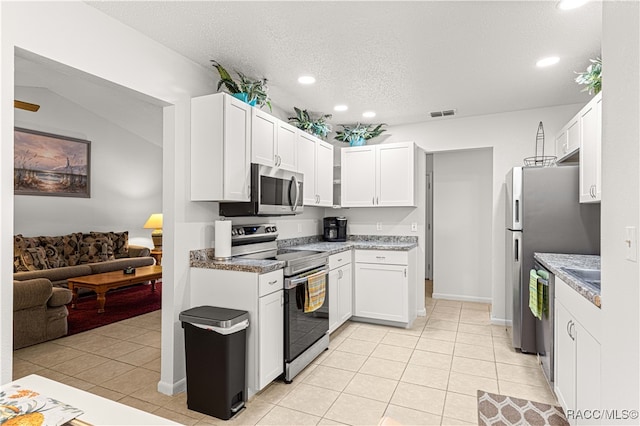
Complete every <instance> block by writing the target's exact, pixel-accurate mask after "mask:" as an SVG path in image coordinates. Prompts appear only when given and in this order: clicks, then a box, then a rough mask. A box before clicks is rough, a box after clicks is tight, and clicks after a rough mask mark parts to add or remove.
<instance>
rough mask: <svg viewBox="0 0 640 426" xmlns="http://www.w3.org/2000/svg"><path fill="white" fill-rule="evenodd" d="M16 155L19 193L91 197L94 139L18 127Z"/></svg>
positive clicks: (14, 178) (15, 185)
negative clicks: (90, 174) (89, 139)
mask: <svg viewBox="0 0 640 426" xmlns="http://www.w3.org/2000/svg"><path fill="white" fill-rule="evenodd" d="M13 155H14V157H13V182H14V183H13V188H14V193H15V194H16V195H52V196H59V197H84V198H89V197H90V192H89V189H90V182H89V171H90V159H91V142H90V141H87V140H83V139H76V138H71V137H68V136H60V135H54V134H51V133H44V132H38V131H35V130H29V129H21V128H19V127H16V128H15V129H14V154H13Z"/></svg>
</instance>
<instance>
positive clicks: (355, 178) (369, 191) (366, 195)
mask: <svg viewBox="0 0 640 426" xmlns="http://www.w3.org/2000/svg"><path fill="white" fill-rule="evenodd" d="M341 169H342V172H341V174H342V179H341V180H342V188H341V191H342V196H341V198H342V200H341V203H340V204H341V205H342V207H372V206H374V205H375V192H376V186H375V185H376V177H375V176H376V153H375V147H373V146H362V147H353V148H342V168H341Z"/></svg>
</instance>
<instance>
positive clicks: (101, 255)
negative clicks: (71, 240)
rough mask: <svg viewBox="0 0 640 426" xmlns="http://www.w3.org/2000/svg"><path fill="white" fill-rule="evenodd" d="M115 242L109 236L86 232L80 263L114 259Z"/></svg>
mask: <svg viewBox="0 0 640 426" xmlns="http://www.w3.org/2000/svg"><path fill="white" fill-rule="evenodd" d="M113 259H115V257H114V256H113V244H112V242H111V240H110V239H108V238H96V237H93V236H91V235H88V234H84V235H83V238H82V243H81V244H80V263H97V262H104V261H107V260H113Z"/></svg>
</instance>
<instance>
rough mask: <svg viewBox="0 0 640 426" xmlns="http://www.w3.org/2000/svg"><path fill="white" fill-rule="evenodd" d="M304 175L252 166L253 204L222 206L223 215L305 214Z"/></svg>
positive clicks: (273, 168) (251, 201)
mask: <svg viewBox="0 0 640 426" xmlns="http://www.w3.org/2000/svg"><path fill="white" fill-rule="evenodd" d="M303 193H304V175H303V174H302V173H298V172H291V171H288V170H284V169H280V168H277V167H269V166H264V165H262V164H251V200H250V201H248V202H233V203H222V202H221V203H220V215H221V216H226V217H237V216H284V215H294V214H300V213H302V212H303V210H304V207H303V205H302V194H303Z"/></svg>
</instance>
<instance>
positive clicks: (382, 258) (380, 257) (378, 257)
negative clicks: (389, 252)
mask: <svg viewBox="0 0 640 426" xmlns="http://www.w3.org/2000/svg"><path fill="white" fill-rule="evenodd" d="M376 259H380V260H385V259H386V257H385V256H376Z"/></svg>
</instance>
